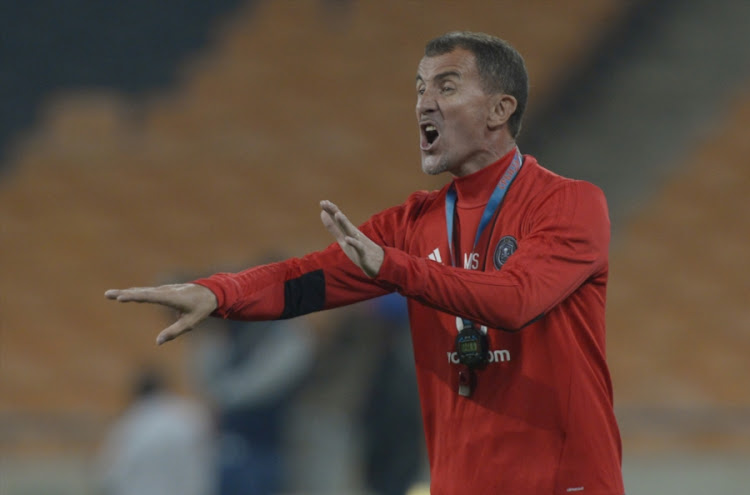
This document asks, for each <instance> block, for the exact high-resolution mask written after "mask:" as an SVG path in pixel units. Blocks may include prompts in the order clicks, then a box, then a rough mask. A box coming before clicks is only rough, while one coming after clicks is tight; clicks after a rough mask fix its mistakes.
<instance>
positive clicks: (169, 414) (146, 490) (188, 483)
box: [98, 367, 215, 495]
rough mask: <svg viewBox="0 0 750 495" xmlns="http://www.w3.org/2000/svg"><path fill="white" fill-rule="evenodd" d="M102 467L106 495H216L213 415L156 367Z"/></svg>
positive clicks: (109, 443) (140, 385) (137, 389)
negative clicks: (168, 381) (173, 385)
mask: <svg viewBox="0 0 750 495" xmlns="http://www.w3.org/2000/svg"><path fill="white" fill-rule="evenodd" d="M98 468H99V469H98V475H99V477H100V479H99V489H100V492H101V493H102V494H103V495H164V494H166V493H170V494H171V493H174V494H177V493H179V494H180V495H213V494H214V493H215V492H214V490H213V488H214V462H213V431H212V425H211V419H210V414H209V412H208V410H207V409H206V408H205V407H203V405H202V404H201V403H199V402H197V401H194V400H192V399H187V398H183V397H180V396H178V395H176V394H174V393H172V392H171V391H169V390H168V389H167V387H166V385H165V381H164V377H163V375H162V374H161V373H160V372H159V371H157V370H156V368H151V367H149V368H144V369H143V370H142V371H139V372H138V375H137V377H136V379H135V383H134V390H133V397H132V400H131V403H130V404H129V406H128V408H127V409H126V410H125V412H124V413H123V414H122V415H121V416H120V417H119V418H117V420H116V421H115V423H114V424H113V425H112V427H111V429H110V431H109V433H108V434H107V437H106V438H105V440H104V442H103V445H102V448H101V452H100V455H99V459H98Z"/></svg>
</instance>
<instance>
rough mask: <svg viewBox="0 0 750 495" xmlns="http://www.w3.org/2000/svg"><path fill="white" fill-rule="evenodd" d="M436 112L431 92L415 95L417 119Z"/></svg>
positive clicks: (435, 103)
mask: <svg viewBox="0 0 750 495" xmlns="http://www.w3.org/2000/svg"><path fill="white" fill-rule="evenodd" d="M435 110H437V100H435V96H434V94H433V92H432V91H430V90H429V89H426V90H425V92H424V93H422V94H421V95H417V117H421V116H422V115H428V114H430V113H431V112H434V111H435Z"/></svg>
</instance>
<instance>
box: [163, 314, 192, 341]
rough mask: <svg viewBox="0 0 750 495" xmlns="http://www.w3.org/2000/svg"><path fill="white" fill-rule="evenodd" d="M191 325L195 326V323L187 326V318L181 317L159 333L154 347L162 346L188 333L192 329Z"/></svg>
mask: <svg viewBox="0 0 750 495" xmlns="http://www.w3.org/2000/svg"><path fill="white" fill-rule="evenodd" d="M193 325H195V323H193V324H189V323H188V318H187V316H186V315H183V316H182V317H181V318H179V319H178V320H177V321H175V322H174V323H172V324H171V325H169V326H168V327H167V328H165V329H164V330H162V331H161V332H160V333H159V335H158V336H157V337H156V345H162V344H163V343H165V342H169V341H170V340H174V339H176V338H177V337H179V336H180V335H182V334H183V333H187V332H189V331H190V330H192V329H193Z"/></svg>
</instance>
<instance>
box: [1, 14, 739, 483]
mask: <svg viewBox="0 0 750 495" xmlns="http://www.w3.org/2000/svg"><path fill="white" fill-rule="evenodd" d="M636 3H637V2H636ZM335 5H337V4H336V3H335V2H320V1H313V0H304V1H299V2H294V3H292V2H261V3H259V4H258V5H256V4H255V3H254V2H253V3H248V4H246V5H245V6H243V7H241V8H238V9H237V10H236V11H235V12H233V13H232V14H231V15H229V16H225V17H222V18H219V19H216V20H215V23H216V29H215V31H214V33H215V34H214V36H213V38H212V39H211V40H210V42H209V43H208V45H207V46H205V47H203V48H202V49H201V51H200V52H198V53H195V54H194V55H193V56H192V57H190V58H189V60H188V61H187V62H186V63H184V64H182V65H181V66H180V70H179V74H178V77H177V81H176V83H175V84H174V85H173V86H171V87H168V88H160V89H158V90H155V91H152V92H148V93H145V94H143V95H142V96H138V97H136V96H133V95H126V94H123V93H122V92H117V91H115V90H112V89H107V88H102V87H99V88H97V89H91V88H85V87H82V88H77V89H75V90H66V91H64V92H60V93H58V94H56V95H54V97H49V98H48V100H47V101H48V103H47V104H45V105H44V107H43V109H42V111H41V112H40V116H39V118H38V119H37V121H36V123H35V125H34V126H33V127H32V128H31V130H29V131H28V132H25V133H24V134H23V135H22V136H21V137H20V138H19V139H17V140H16V141H14V142H13V143H12V146H11V147H10V153H9V154H8V158H6V161H5V163H3V164H2V168H3V171H2V172H3V173H2V175H0V225H1V226H2V230H0V238H1V239H2V251H3V263H2V270H3V271H2V273H3V276H2V277H0V290H1V292H2V299H1V300H0V314H2V331H1V334H0V338H1V339H2V341H1V342H0V366H1V368H0V372H1V374H2V379H1V380H0V455H3V456H6V457H13V456H24V455H32V456H33V455H42V454H43V455H50V454H52V455H60V454H63V455H67V454H70V453H74V454H77V455H78V454H79V455H89V454H91V453H92V452H93V449H94V448H95V446H96V444H97V442H98V441H99V439H100V435H101V432H102V430H103V428H105V426H106V424H107V422H108V421H109V420H110V419H111V418H112V416H113V415H114V414H115V413H116V412H117V411H119V410H120V408H121V407H122V406H123V404H124V400H125V393H126V391H127V388H126V387H127V384H128V380H129V378H130V375H131V372H132V369H133V367H134V366H137V365H138V364H139V363H145V362H151V361H159V362H162V363H164V364H165V366H167V368H168V370H169V371H170V373H171V374H172V377H173V378H174V379H175V380H176V381H177V382H178V383H179V384H180V388H181V390H183V391H184V392H186V393H190V392H191V387H190V383H189V380H188V379H187V377H186V376H185V372H184V359H185V345H184V342H180V341H177V342H175V343H171V344H169V346H168V347H167V348H164V349H161V348H160V349H157V348H156V347H155V346H154V345H153V343H152V342H153V339H154V338H155V336H156V333H157V331H158V330H159V329H160V328H162V326H163V325H164V324H165V322H166V321H167V319H168V317H169V315H167V314H164V313H162V312H160V311H159V310H157V309H155V308H146V307H144V308H132V307H122V306H119V305H114V304H112V303H108V302H106V301H105V300H104V298H103V292H104V290H105V289H107V288H111V287H126V286H133V285H150V284H154V283H161V282H166V281H173V280H174V277H175V276H177V275H178V274H180V273H186V272H188V273H204V272H205V273H208V272H211V271H212V270H214V269H215V268H216V267H217V266H225V265H228V264H231V265H238V264H242V263H243V262H244V261H245V260H250V259H254V258H256V257H257V256H259V255H261V254H262V253H264V252H267V251H268V250H270V249H273V248H276V247H278V246H283V247H284V250H285V251H286V252H289V253H291V254H292V255H299V254H303V253H304V252H307V251H309V250H311V249H317V248H320V247H323V246H325V245H326V244H327V243H328V242H329V239H328V237H327V235H326V233H325V231H324V229H323V228H322V226H321V225H320V222H319V219H318V208H317V203H318V201H319V200H320V199H324V198H325V199H331V200H333V201H335V202H337V203H339V204H340V205H341V206H342V207H343V208H344V209H345V210H346V211H347V212H348V214H349V216H350V217H351V218H352V219H353V220H355V221H363V220H365V219H366V218H367V217H368V216H369V215H370V214H372V213H373V212H376V211H379V210H381V209H383V208H385V207H387V206H390V205H393V204H397V203H399V202H401V201H402V200H403V199H404V198H405V197H406V196H407V195H408V194H409V193H410V192H412V191H414V190H416V189H425V188H434V187H437V186H439V185H440V184H441V183H442V181H443V180H445V179H444V178H438V179H436V178H431V177H426V176H424V175H423V174H422V173H421V172H420V170H419V167H418V165H417V163H418V162H417V160H418V155H417V148H416V146H415V144H416V142H415V140H416V135H417V133H416V129H415V126H414V121H413V118H414V116H413V104H414V92H413V89H412V86H411V84H412V83H411V82H410V81H413V77H414V71H415V68H416V64H417V62H418V60H419V58H420V57H421V52H422V47H423V44H424V42H425V41H426V40H427V39H429V38H431V37H433V36H435V35H437V34H440V33H442V32H444V31H447V30H452V29H463V28H467V29H471V30H476V31H487V32H492V33H496V34H498V35H500V36H502V37H504V38H506V39H508V40H509V41H511V42H512V43H513V44H514V45H515V46H516V47H517V48H518V49H519V50H520V51H521V52H522V53H523V54H524V56H525V58H526V60H527V63H528V67H529V70H530V74H531V80H532V100H531V101H532V103H531V107H530V114H531V115H530V117H531V118H532V119H533V118H534V116H535V115H537V114H540V113H541V111H542V110H543V108H544V107H545V106H546V105H548V104H550V102H551V101H552V100H553V99H554V98H555V97H556V91H557V89H558V86H559V84H560V83H561V81H563V80H565V78H567V77H568V76H569V74H570V71H571V70H575V69H576V68H577V67H579V66H581V65H583V64H585V63H586V61H587V59H588V57H589V55H590V54H591V53H592V52H593V51H594V50H595V49H596V46H597V43H598V41H599V40H601V39H602V38H603V37H604V36H605V35H606V34H607V32H608V31H609V30H611V29H612V28H613V26H616V25H617V24H618V22H620V21H621V20H622V19H623V18H624V16H626V15H627V14H628V9H629V8H632V5H633V4H630V3H627V2H618V1H615V0H586V1H580V2H575V4H574V5H571V4H570V3H566V2H547V1H545V0H533V1H528V2H513V6H512V8H509V2H492V3H487V2H481V1H478V0H469V1H465V2H462V3H461V6H460V8H457V7H456V5H455V4H453V3H449V2H435V3H431V4H430V6H429V7H426V6H425V5H423V4H421V3H418V2H396V1H393V2H383V3H381V2H358V3H357V2H355V3H352V4H346V3H341V5H340V6H339V7H338V8H339V9H341V10H335V11H330V10H327V9H330V8H334V7H333V6H335ZM735 102H736V103H735V104H734V105H733V109H732V111H731V112H729V113H727V114H726V115H725V117H724V120H723V121H722V122H718V123H713V124H711V125H713V126H714V127H715V129H716V131H715V132H713V133H711V135H710V136H709V138H707V139H705V140H703V141H702V142H697V143H694V149H692V150H689V151H688V152H686V155H687V156H688V158H687V160H684V163H683V160H682V159H681V158H680V157H677V158H676V160H677V161H678V165H677V166H676V167H675V169H676V170H677V172H676V173H674V174H672V175H670V177H669V178H668V179H667V180H665V181H664V184H663V187H662V188H661V189H660V190H659V191H658V194H657V196H656V197H655V198H653V199H652V200H650V201H649V203H648V205H647V207H646V208H645V209H644V210H643V212H642V213H640V214H638V215H637V216H635V217H633V218H631V219H629V220H628V222H627V224H626V225H624V227H623V229H622V232H621V233H619V234H618V242H617V243H616V244H615V245H613V248H612V259H611V267H612V268H611V277H612V283H611V285H610V299H609V310H608V311H609V325H610V328H609V337H608V338H609V341H608V347H609V349H610V350H609V354H610V361H611V367H612V372H613V377H614V380H615V393H616V402H617V404H618V414H620V416H621V421H622V426H623V434H624V441H625V448H626V452H627V450H628V449H629V448H632V449H633V450H634V451H635V450H637V451H643V452H659V451H662V450H665V449H668V448H674V447H677V448H681V449H682V448H684V449H704V450H727V449H729V450H730V451H733V452H734V451H741V452H745V453H747V450H748V447H749V446H750V441H749V440H750V417H749V414H750V413H749V411H750V395H749V394H748V392H747V391H748V384H749V379H748V376H750V361H748V359H747V356H748V354H749V353H750V337H749V335H750V334H749V333H748V328H749V327H750V305H749V304H748V298H747V292H748V291H747V286H748V282H747V280H748V274H749V273H748V271H749V268H748V267H750V259H749V257H750V254H748V253H750V250H748V246H750V238H749V237H750V234H749V233H750V225H748V221H749V220H748V212H750V204H749V203H748V197H750V196H748V194H747V192H746V191H747V190H748V186H750V168H748V167H747V166H746V164H745V158H744V157H746V156H748V152H750V148H749V147H748V146H749V145H748V140H747V139H746V137H745V134H746V132H747V129H748V128H750V92H748V91H747V90H745V91H741V92H740V93H739V94H738V96H737V97H736V99H735ZM528 151H529V152H531V153H532V154H533V153H534V151H533V150H528ZM654 267H658V268H659V269H658V270H655V269H654ZM646 385H647V386H646ZM681 427H684V428H681ZM0 483H1V482H0ZM0 487H2V485H1V484H0Z"/></svg>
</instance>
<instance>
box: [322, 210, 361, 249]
mask: <svg viewBox="0 0 750 495" xmlns="http://www.w3.org/2000/svg"><path fill="white" fill-rule="evenodd" d="M320 207H321V208H322V210H323V212H321V219H322V220H323V224H324V225H325V226H326V228H327V229H328V231H329V232H331V233H332V234H334V232H333V231H332V229H331V227H332V226H333V225H331V223H333V224H334V225H335V227H337V228H338V230H339V231H340V232H341V234H343V235H336V234H334V235H336V238H337V239H339V240H340V241H341V240H343V237H345V236H349V237H354V238H359V236H360V235H361V232H360V231H359V229H358V228H357V227H356V226H355V225H354V224H353V223H352V222H350V221H349V219H348V218H347V217H346V215H344V213H343V212H342V211H341V210H340V209H339V207H338V206H336V205H335V204H333V203H331V202H330V201H328V200H323V201H321V202H320ZM324 214H325V215H326V217H324ZM329 222H330V223H329Z"/></svg>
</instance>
